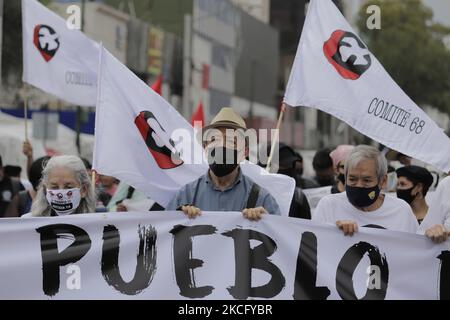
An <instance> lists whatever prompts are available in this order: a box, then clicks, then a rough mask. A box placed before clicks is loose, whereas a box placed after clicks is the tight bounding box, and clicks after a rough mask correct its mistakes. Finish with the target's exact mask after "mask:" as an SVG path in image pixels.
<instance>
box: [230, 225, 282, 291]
mask: <svg viewBox="0 0 450 320" xmlns="http://www.w3.org/2000/svg"><path fill="white" fill-rule="evenodd" d="M222 234H223V235H224V236H226V237H231V238H233V240H234V252H235V266H236V271H235V272H236V273H235V286H234V287H230V288H228V291H229V292H230V294H231V295H232V296H233V297H234V298H235V299H247V298H248V297H257V298H272V297H275V296H276V295H277V294H279V293H280V292H281V290H282V289H283V287H284V285H285V283H286V280H285V279H284V276H283V274H282V273H281V271H280V269H279V268H278V267H277V266H276V265H274V264H273V263H272V261H270V260H269V259H267V257H270V256H271V255H272V254H273V253H274V252H275V251H276V250H277V245H276V243H275V241H273V240H272V238H270V237H269V236H267V235H265V234H263V233H261V232H258V231H254V230H242V229H233V230H231V231H228V232H224V233H222ZM250 240H258V241H260V242H262V243H261V244H260V245H258V246H257V247H255V248H254V249H251V248H250ZM253 268H255V269H259V270H263V271H266V272H267V273H269V274H270V275H271V278H270V281H269V282H268V283H266V284H265V285H263V286H260V287H255V288H254V287H251V285H252V284H251V282H252V269H253Z"/></svg>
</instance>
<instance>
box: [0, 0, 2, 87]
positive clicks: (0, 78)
mask: <svg viewBox="0 0 450 320" xmlns="http://www.w3.org/2000/svg"><path fill="white" fill-rule="evenodd" d="M2 53H3V0H0V87H1V86H2Z"/></svg>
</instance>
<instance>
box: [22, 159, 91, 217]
mask: <svg viewBox="0 0 450 320" xmlns="http://www.w3.org/2000/svg"><path fill="white" fill-rule="evenodd" d="M94 210H95V193H94V188H93V186H92V184H91V179H90V177H89V176H88V172H87V170H86V167H85V165H84V163H83V161H81V159H80V158H78V157H75V156H56V157H53V158H51V159H50V160H49V161H48V162H47V165H46V166H45V168H44V170H43V171H42V182H41V184H40V186H39V188H38V191H37V194H36V198H35V199H34V201H33V204H32V206H31V213H28V214H26V215H24V216H23V217H30V216H32V217H49V216H66V215H69V214H80V213H89V212H94Z"/></svg>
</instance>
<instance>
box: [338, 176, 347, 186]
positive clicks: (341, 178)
mask: <svg viewBox="0 0 450 320" xmlns="http://www.w3.org/2000/svg"><path fill="white" fill-rule="evenodd" d="M337 179H338V181H340V182H341V183H342V184H343V185H345V174H343V173H339V175H338V176H337Z"/></svg>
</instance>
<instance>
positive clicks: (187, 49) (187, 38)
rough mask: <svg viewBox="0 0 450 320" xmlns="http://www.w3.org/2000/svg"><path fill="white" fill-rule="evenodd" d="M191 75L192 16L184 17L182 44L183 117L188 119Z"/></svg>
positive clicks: (190, 109) (190, 108)
mask: <svg viewBox="0 0 450 320" xmlns="http://www.w3.org/2000/svg"><path fill="white" fill-rule="evenodd" d="M191 75H192V16H191V15H189V14H186V15H185V16H184V43H183V112H182V113H183V115H184V117H185V118H186V119H190V116H191V115H192V106H191Z"/></svg>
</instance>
